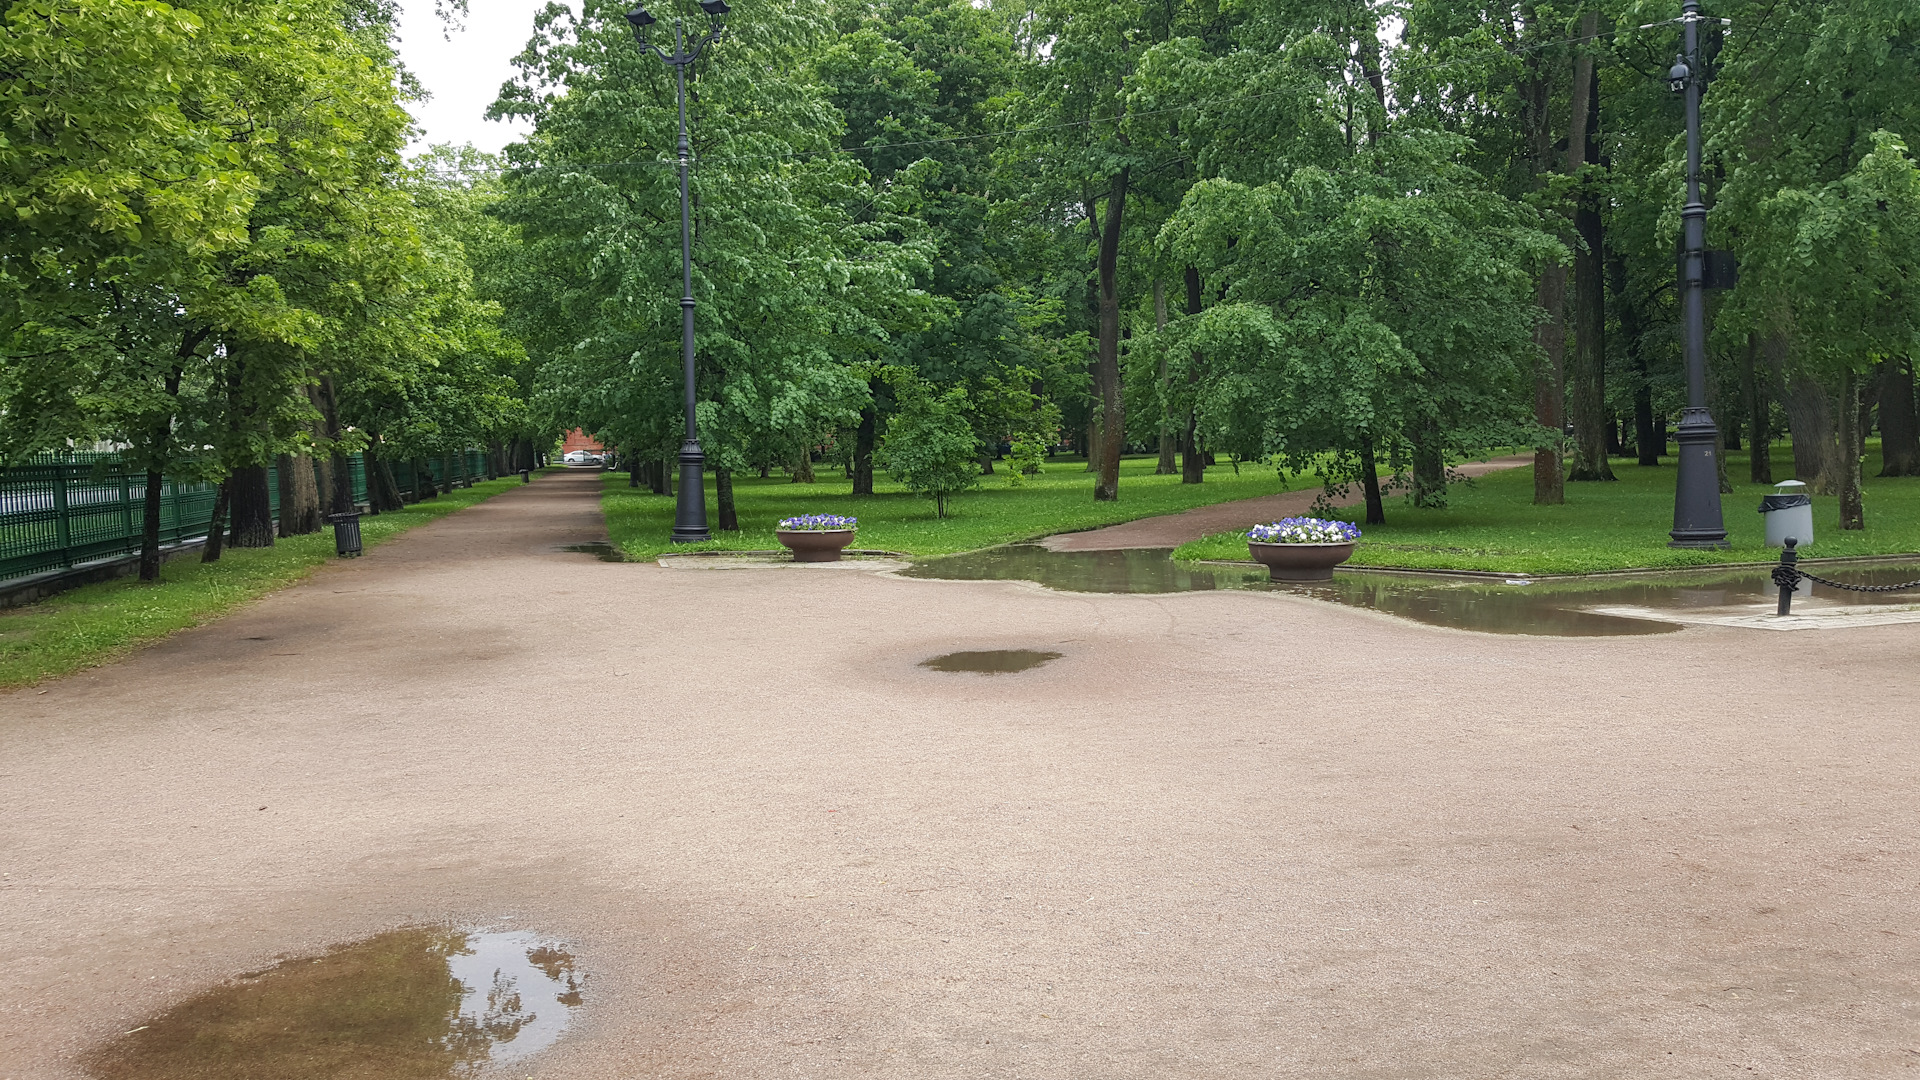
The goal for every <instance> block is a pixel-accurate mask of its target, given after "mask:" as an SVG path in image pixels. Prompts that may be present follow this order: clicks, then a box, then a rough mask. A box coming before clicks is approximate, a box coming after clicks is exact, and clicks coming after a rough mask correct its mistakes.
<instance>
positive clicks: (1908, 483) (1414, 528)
mask: <svg viewBox="0 0 1920 1080" xmlns="http://www.w3.org/2000/svg"><path fill="white" fill-rule="evenodd" d="M1727 462H1728V464H1727V473H1728V476H1729V477H1731V478H1732V479H1733V480H1734V481H1735V484H1734V490H1733V493H1732V494H1730V495H1723V496H1721V506H1722V513H1723V514H1724V516H1725V519H1726V525H1727V534H1728V539H1730V540H1731V541H1732V543H1733V548H1732V550H1730V551H1700V550H1691V549H1676V548H1669V547H1667V532H1668V530H1670V529H1672V528H1673V487H1674V478H1675V473H1676V469H1675V467H1674V466H1673V465H1672V464H1671V463H1668V464H1663V465H1660V466H1657V467H1655V466H1647V467H1642V466H1640V465H1637V464H1635V463H1634V460H1633V459H1632V458H1625V459H1620V458H1616V459H1614V461H1613V472H1614V475H1615V476H1617V477H1619V479H1618V480H1616V481H1615V482H1613V483H1579V484H1571V483H1570V484H1568V485H1567V501H1566V504H1565V505H1563V506H1535V505H1533V470H1532V469H1530V468H1519V469H1511V470H1506V471H1503V472H1498V473H1493V474H1491V475H1489V476H1484V477H1481V478H1480V479H1478V480H1475V481H1473V482H1471V483H1470V484H1456V485H1450V486H1449V488H1448V505H1447V507H1446V508H1444V509H1439V510H1422V509H1416V508H1415V507H1414V506H1413V505H1412V504H1411V503H1409V502H1408V501H1407V500H1406V499H1404V498H1389V499H1388V500H1387V505H1386V511H1387V523H1386V524H1385V525H1367V526H1364V528H1365V530H1366V534H1365V536H1364V537H1362V539H1361V541H1360V546H1359V548H1358V549H1356V550H1355V552H1354V556H1353V560H1352V562H1351V564H1350V565H1353V566H1382V567H1400V568H1406V569H1445V570H1488V571H1496V572H1501V573H1510V574H1589V573H1597V572H1600V571H1606V570H1633V569H1642V568H1647V569H1672V568H1679V567H1688V566H1710V565H1713V564H1716V563H1730V562H1761V561H1766V560H1769V559H1774V558H1777V557H1778V554H1779V553H1778V551H1777V550H1776V549H1772V548H1768V547H1766V546H1765V545H1764V539H1765V528H1764V523H1763V522H1762V520H1761V516H1760V514H1759V512H1758V511H1759V507H1760V497H1761V496H1762V495H1768V494H1771V493H1772V492H1773V488H1772V487H1770V486H1767V485H1762V484H1749V483H1746V482H1745V478H1746V476H1747V475H1748V471H1747V470H1748V458H1747V456H1746V455H1745V454H1741V453H1738V452H1735V453H1730V454H1728V455H1727ZM1879 464H1880V455H1879V452H1878V450H1877V449H1872V448H1870V449H1869V452H1868V455H1867V459H1866V462H1865V465H1866V470H1867V472H1869V473H1871V472H1873V471H1875V470H1877V469H1878V468H1879ZM1773 475H1774V476H1776V477H1779V478H1781V479H1788V478H1791V477H1792V476H1793V459H1792V456H1791V452H1790V450H1788V449H1787V448H1776V449H1775V451H1774V455H1773ZM1863 489H1864V492H1865V503H1866V519H1867V527H1866V529H1865V530H1864V531H1859V532H1842V531H1841V530H1840V501H1839V499H1837V498H1834V497H1830V496H1819V495H1816V496H1814V533H1815V537H1814V544H1813V545H1812V546H1811V547H1809V548H1807V549H1806V555H1807V556H1808V557H1809V558H1835V557H1840V556H1860V555H1894V554H1906V553H1911V552H1920V478H1915V477H1897V478H1884V479H1882V478H1878V477H1874V476H1871V475H1869V476H1867V477H1866V480H1865V483H1864V485H1863ZM1340 517H1342V518H1343V519H1345V520H1348V521H1354V522H1358V521H1360V520H1361V517H1362V514H1361V512H1360V509H1359V508H1358V507H1352V508H1349V509H1346V510H1343V511H1342V512H1341V514H1340ZM1174 557H1175V558H1177V559H1220V560H1236V561H1245V560H1246V559H1247V541H1246V537H1245V535H1244V534H1243V533H1238V532H1230V533H1219V534H1216V535H1213V536H1209V537H1206V538H1204V539H1201V540H1196V541H1194V542H1193V543H1191V544H1187V545H1185V546H1183V547H1181V548H1179V549H1178V550H1177V551H1175V552H1174Z"/></svg>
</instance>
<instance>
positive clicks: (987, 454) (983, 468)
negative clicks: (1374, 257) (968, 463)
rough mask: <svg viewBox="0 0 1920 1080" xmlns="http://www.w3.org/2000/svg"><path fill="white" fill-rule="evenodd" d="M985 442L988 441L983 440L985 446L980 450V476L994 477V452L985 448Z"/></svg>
mask: <svg viewBox="0 0 1920 1080" xmlns="http://www.w3.org/2000/svg"><path fill="white" fill-rule="evenodd" d="M985 442H986V440H984V439H982V440H981V443H982V444H983V445H982V448H981V450H980V475H981V476H992V475H993V451H992V450H990V449H987V448H986V447H985V445H984V444H985Z"/></svg>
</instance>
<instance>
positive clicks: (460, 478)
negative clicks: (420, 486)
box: [0, 450, 487, 580]
mask: <svg viewBox="0 0 1920 1080" xmlns="http://www.w3.org/2000/svg"><path fill="white" fill-rule="evenodd" d="M350 464H351V469H352V476H353V497H354V501H356V502H365V501H366V498H367V468H366V461H365V460H364V458H363V457H362V455H359V454H354V455H353V456H352V459H351V462H350ZM486 465H487V459H486V455H485V453H483V452H482V451H479V450H469V451H467V452H466V453H464V454H445V455H441V456H440V457H437V458H432V459H429V460H428V461H427V462H426V466H427V473H428V475H430V476H432V477H433V482H434V486H435V487H436V488H441V489H444V488H446V487H448V486H450V485H452V484H464V483H471V482H473V481H474V480H479V479H484V478H485V477H486ZM393 471H394V474H395V475H394V479H395V481H396V482H397V483H398V484H399V486H400V491H401V494H402V495H403V496H405V497H406V498H408V499H411V498H412V497H413V492H414V490H415V484H416V482H417V478H416V474H415V466H414V464H413V463H412V462H406V463H394V465H393ZM267 491H268V493H269V498H270V500H271V501H272V504H273V509H274V510H275V512H278V511H279V509H280V483H279V474H278V473H277V471H275V470H274V469H272V468H269V469H268V470H267ZM213 495H214V490H213V486H212V485H210V484H203V483H199V482H195V481H183V480H176V479H174V478H173V477H171V476H169V477H167V478H166V479H165V480H163V481H162V482H161V487H160V542H161V543H162V544H172V543H177V542H179V541H181V540H192V539H195V538H198V537H202V536H205V535H206V534H207V519H208V517H209V516H210V515H211V514H212V513H213ZM146 508H147V475H146V473H144V472H140V471H136V470H134V469H131V468H129V467H128V466H127V465H126V463H125V462H123V461H121V460H120V459H119V458H118V457H117V456H115V455H112V454H86V453H59V454H39V455H36V456H34V457H33V458H30V459H29V460H28V461H27V462H25V463H24V464H21V465H16V466H14V467H12V468H9V469H3V470H0V580H6V579H8V578H17V577H25V576H26V575H28V574H38V573H41V572H43V571H47V570H58V569H63V568H65V567H70V566H77V565H79V564H81V563H87V562H92V561H94V560H96V559H106V558H113V557H116V556H121V555H131V554H133V553H135V552H137V551H139V550H140V529H141V523H142V522H143V521H144V519H145V515H146Z"/></svg>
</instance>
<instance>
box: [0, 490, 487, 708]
mask: <svg viewBox="0 0 1920 1080" xmlns="http://www.w3.org/2000/svg"><path fill="white" fill-rule="evenodd" d="M519 486H520V479H519V477H517V476H516V477H514V478H512V479H502V480H488V481H483V482H480V483H476V484H474V485H473V486H472V487H470V488H462V489H460V490H458V491H452V492H448V493H446V494H443V495H441V496H440V497H439V498H437V499H432V500H430V501H427V502H422V503H415V504H413V505H411V506H408V507H407V508H406V509H404V510H397V511H393V512H391V513H386V514H381V515H380V516H378V517H363V518H361V519H360V535H361V539H362V543H363V544H364V545H365V546H367V547H374V546H376V545H378V544H379V543H380V542H381V541H383V540H386V539H388V538H389V537H392V536H395V535H398V534H399V533H402V532H405V531H406V530H408V529H411V528H413V527H414V526H416V525H423V524H425V523H427V522H429V521H434V520H436V519H438V518H443V517H445V516H447V515H448V514H451V513H453V512H454V511H456V510H459V509H462V508H464V507H468V506H472V505H473V504H474V503H477V502H480V501H482V500H485V499H488V498H491V497H492V496H494V495H497V494H499V493H500V492H502V491H505V490H507V489H509V488H515V487H519ZM334 558H336V556H335V555H334V553H333V530H332V529H331V528H326V529H322V530H321V531H320V532H317V533H310V534H308V535H306V536H295V537H291V538H289V539H285V540H279V541H277V542H275V543H274V545H273V546H272V547H270V548H228V549H227V550H226V551H225V552H224V553H223V554H222V555H221V556H220V561H219V562H216V563H202V562H201V561H200V559H199V556H198V555H197V554H193V555H183V556H181V557H180V558H177V559H174V560H172V561H170V562H167V563H165V564H163V565H162V566H161V567H160V581H159V582H157V583H155V584H143V583H141V582H139V581H136V580H134V579H131V578H123V579H120V580H118V581H103V582H100V583H99V584H96V585H85V586H82V587H80V588H77V589H73V590H71V591H68V592H64V593H61V594H59V595H58V596H53V597H49V598H48V599H46V600H42V601H41V602H39V603H37V604H29V605H27V606H25V607H20V608H13V609H11V610H6V611H0V689H8V688H12V687H18V686H27V685H31V684H33V683H36V682H39V681H40V680H42V679H48V678H53V677H55V676H58V675H65V674H67V673H69V672H72V671H77V670H79V669H80V668H84V667H91V666H93V665H95V664H98V663H101V662H103V661H106V660H111V659H113V658H114V657H117V656H121V655H124V654H125V653H127V652H129V651H131V650H133V649H135V648H138V647H139V646H141V645H145V644H148V643H150V642H153V641H156V640H158V639H160V638H163V637H166V636H167V635H168V634H171V633H173V632H175V631H177V630H184V629H186V628H187V627H190V626H199V625H201V624H202V623H207V622H211V621H213V620H214V619H217V618H219V617H220V616H222V615H225V614H226V613H227V612H229V611H232V610H233V609H234V608H236V607H238V606H240V605H241V604H244V603H246V602H247V601H249V600H253V599H255V598H257V597H260V596H262V595H265V594H266V593H269V592H272V591H273V590H275V589H278V588H282V587H284V586H287V585H291V584H293V583H294V582H296V581H299V580H300V579H302V578H304V577H306V576H307V575H308V574H310V573H312V572H313V571H314V569H315V568H316V567H318V566H320V565H321V564H322V563H325V562H327V561H329V560H331V559H334Z"/></svg>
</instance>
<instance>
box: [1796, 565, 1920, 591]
mask: <svg viewBox="0 0 1920 1080" xmlns="http://www.w3.org/2000/svg"><path fill="white" fill-rule="evenodd" d="M1780 570H1781V568H1780V567H1778V566H1776V567H1774V568H1773V583H1774V584H1775V585H1779V584H1780V578H1781V574H1780ZM1788 573H1790V574H1793V575H1795V576H1797V577H1803V578H1806V579H1807V580H1808V581H1811V582H1813V583H1814V584H1816V585H1825V586H1826V587H1827V588H1829V589H1845V590H1847V591H1848V592H1900V591H1901V590H1903V589H1913V588H1920V581H1903V582H1901V583H1900V584H1898V585H1849V584H1847V583H1846V582H1844V581H1828V580H1827V579H1826V578H1823V577H1818V576H1816V575H1813V574H1809V573H1807V572H1806V571H1805V570H1792V571H1788ZM1785 587H1786V588H1792V587H1793V585H1792V584H1788V585H1787V586H1785Z"/></svg>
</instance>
